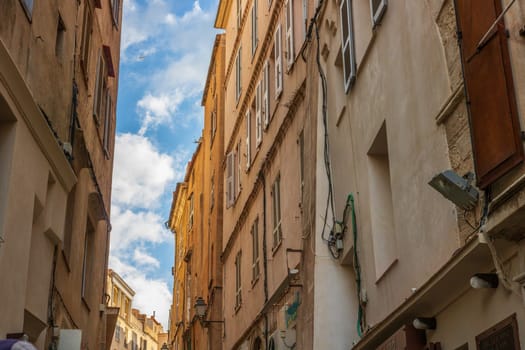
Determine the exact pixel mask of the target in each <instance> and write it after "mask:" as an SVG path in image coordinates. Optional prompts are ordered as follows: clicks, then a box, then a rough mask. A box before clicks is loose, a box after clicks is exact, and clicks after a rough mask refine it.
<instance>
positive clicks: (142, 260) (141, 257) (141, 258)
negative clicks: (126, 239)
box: [133, 248, 160, 268]
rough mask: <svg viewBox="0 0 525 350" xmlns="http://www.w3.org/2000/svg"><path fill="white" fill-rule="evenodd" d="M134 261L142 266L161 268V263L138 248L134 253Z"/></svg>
mask: <svg viewBox="0 0 525 350" xmlns="http://www.w3.org/2000/svg"><path fill="white" fill-rule="evenodd" d="M133 261H135V263H136V264H137V265H141V266H151V267H156V268H159V267H160V261H158V260H157V259H155V258H154V257H152V256H151V255H149V254H148V253H146V252H144V251H142V250H140V249H138V248H136V249H135V251H134V252H133Z"/></svg>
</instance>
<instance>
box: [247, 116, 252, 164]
mask: <svg viewBox="0 0 525 350" xmlns="http://www.w3.org/2000/svg"><path fill="white" fill-rule="evenodd" d="M250 119H251V112H250V110H248V111H247V112H246V169H250V165H251V152H250V151H251V137H250V129H251V120H250Z"/></svg>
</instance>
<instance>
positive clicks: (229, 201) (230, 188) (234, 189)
mask: <svg viewBox="0 0 525 350" xmlns="http://www.w3.org/2000/svg"><path fill="white" fill-rule="evenodd" d="M240 151H241V143H240V142H239V143H238V144H237V145H236V147H235V150H234V151H231V152H230V153H228V155H227V156H226V192H225V195H226V207H227V208H228V207H231V206H232V205H233V204H234V203H235V200H236V199H237V197H238V196H239V193H240V192H241V184H240V182H241V181H240V176H241V164H240V162H239V159H240V157H239V155H240V154H241V152H240Z"/></svg>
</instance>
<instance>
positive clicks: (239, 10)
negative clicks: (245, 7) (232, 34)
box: [237, 0, 242, 29]
mask: <svg viewBox="0 0 525 350" xmlns="http://www.w3.org/2000/svg"><path fill="white" fill-rule="evenodd" d="M241 6H242V4H241V0H237V29H241V20H242V7H241Z"/></svg>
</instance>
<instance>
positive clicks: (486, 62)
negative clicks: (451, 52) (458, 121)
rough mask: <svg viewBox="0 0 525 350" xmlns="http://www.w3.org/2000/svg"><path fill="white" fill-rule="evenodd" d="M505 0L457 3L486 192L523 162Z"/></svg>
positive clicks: (471, 114)
mask: <svg viewBox="0 0 525 350" xmlns="http://www.w3.org/2000/svg"><path fill="white" fill-rule="evenodd" d="M501 11H502V9H501V2H500V0H456V12H457V16H458V26H459V28H458V29H459V31H460V33H461V36H460V37H462V39H461V42H460V46H461V56H462V60H463V64H464V78H465V87H466V91H467V99H468V107H469V117H470V128H471V134H472V136H471V137H472V148H473V152H474V163H475V167H476V174H477V183H478V186H479V187H480V188H486V187H487V186H489V185H490V184H491V183H493V182H494V181H496V180H497V179H499V178H500V177H501V176H502V175H504V174H505V173H507V172H508V171H509V170H511V169H512V168H513V167H515V166H516V165H517V164H519V163H521V162H522V161H523V147H522V145H521V140H520V126H519V120H518V113H517V107H516V98H515V95H514V83H513V80H512V71H511V66H510V57H509V52H508V47H507V38H506V34H505V28H504V25H503V22H500V23H499V24H498V25H497V26H496V28H495V29H494V32H493V33H491V35H490V36H489V37H488V38H487V40H486V41H485V43H486V44H485V45H482V47H481V48H479V49H478V43H479V42H480V40H481V39H482V37H483V36H484V34H485V33H486V32H487V30H488V29H489V28H490V27H491V25H492V24H493V23H494V21H495V19H496V18H497V16H498V15H499V14H500V13H501Z"/></svg>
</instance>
